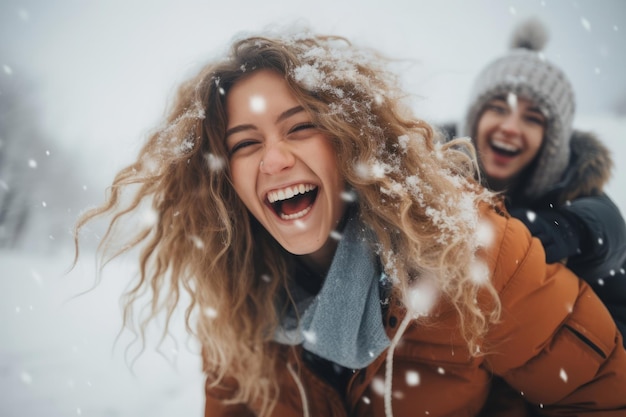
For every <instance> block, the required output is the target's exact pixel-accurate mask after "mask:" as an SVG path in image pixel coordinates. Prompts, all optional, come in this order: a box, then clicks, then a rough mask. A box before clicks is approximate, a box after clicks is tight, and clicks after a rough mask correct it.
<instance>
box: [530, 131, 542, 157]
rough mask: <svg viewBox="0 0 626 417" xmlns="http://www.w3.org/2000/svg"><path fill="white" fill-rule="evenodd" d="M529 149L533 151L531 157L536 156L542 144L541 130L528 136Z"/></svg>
mask: <svg viewBox="0 0 626 417" xmlns="http://www.w3.org/2000/svg"><path fill="white" fill-rule="evenodd" d="M529 143H530V147H531V149H532V151H533V155H536V154H537V153H538V152H539V149H540V148H541V144H542V143H543V129H538V130H536V131H534V132H532V134H531V135H530V136H529Z"/></svg>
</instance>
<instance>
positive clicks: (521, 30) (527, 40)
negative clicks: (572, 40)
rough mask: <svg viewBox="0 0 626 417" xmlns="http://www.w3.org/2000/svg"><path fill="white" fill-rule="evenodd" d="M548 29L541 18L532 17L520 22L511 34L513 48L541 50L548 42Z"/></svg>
mask: <svg viewBox="0 0 626 417" xmlns="http://www.w3.org/2000/svg"><path fill="white" fill-rule="evenodd" d="M549 36H550V35H549V34H548V29H547V28H546V27H545V25H544V24H543V23H541V21H540V20H538V19H535V18H531V19H528V20H526V21H524V22H522V23H520V24H519V25H518V26H517V27H516V28H515V29H514V30H513V34H512V35H511V42H510V47H511V49H518V48H524V49H529V50H531V51H541V50H542V49H543V48H544V46H546V44H547V43H548V38H549Z"/></svg>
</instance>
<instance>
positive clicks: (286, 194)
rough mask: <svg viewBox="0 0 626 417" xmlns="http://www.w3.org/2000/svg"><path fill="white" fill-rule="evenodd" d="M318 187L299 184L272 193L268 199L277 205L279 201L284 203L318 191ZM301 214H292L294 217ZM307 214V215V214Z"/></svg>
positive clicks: (268, 195)
mask: <svg viewBox="0 0 626 417" xmlns="http://www.w3.org/2000/svg"><path fill="white" fill-rule="evenodd" d="M316 188H317V186H315V185H311V184H298V185H294V186H291V187H285V188H283V189H281V190H275V191H270V192H269V193H267V199H268V201H269V202H270V203H275V202H277V201H283V200H287V199H290V198H293V196H296V195H298V194H304V193H308V192H309V191H311V190H314V189H316ZM298 214H299V213H295V214H292V216H296V215H298ZM305 214H306V213H305Z"/></svg>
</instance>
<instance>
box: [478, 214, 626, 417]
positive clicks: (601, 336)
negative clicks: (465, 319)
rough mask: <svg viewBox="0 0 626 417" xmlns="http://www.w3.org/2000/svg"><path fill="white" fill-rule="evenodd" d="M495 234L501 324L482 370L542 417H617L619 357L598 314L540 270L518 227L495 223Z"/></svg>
mask: <svg viewBox="0 0 626 417" xmlns="http://www.w3.org/2000/svg"><path fill="white" fill-rule="evenodd" d="M496 230H497V231H499V233H498V232H497V233H496V236H497V237H498V239H496V243H495V244H494V245H495V246H496V247H494V248H492V249H493V252H491V254H492V256H491V267H492V273H493V281H494V284H495V286H496V289H497V290H498V292H499V294H500V299H501V303H502V317H501V321H500V322H499V323H498V324H496V325H494V326H493V328H492V329H491V330H490V332H489V335H488V336H487V339H486V341H485V342H486V346H485V348H486V349H487V357H486V364H487V366H489V367H490V368H491V370H492V372H493V373H495V374H497V375H499V376H501V377H503V378H504V379H505V380H506V381H507V383H508V384H509V385H510V386H511V387H513V389H515V390H517V391H519V392H523V395H524V397H525V398H526V399H527V400H528V401H529V402H531V403H534V404H537V405H539V404H541V405H542V407H543V410H542V413H545V414H548V415H549V414H550V412H551V411H552V410H555V412H558V410H562V409H563V408H567V409H568V410H569V411H575V414H577V415H578V414H581V413H590V414H593V413H594V412H596V411H602V412H603V413H604V414H603V415H613V414H611V412H615V415H619V413H622V415H623V413H624V412H625V411H626V351H624V348H623V346H622V340H621V335H620V334H619V332H618V331H617V330H616V327H615V323H614V322H613V320H612V319H611V316H610V315H609V313H608V311H607V309H606V307H605V306H604V305H603V304H602V302H601V301H600V300H599V299H598V298H597V296H596V295H595V294H594V293H593V291H592V290H591V289H590V288H589V286H588V285H587V284H586V283H585V282H584V281H582V280H580V279H578V277H577V276H576V275H574V274H573V273H572V272H571V271H570V270H568V269H567V268H565V267H564V266H563V265H561V264H551V265H549V264H546V262H545V255H544V252H543V249H542V246H541V244H540V242H539V240H537V239H533V238H532V237H531V236H530V233H529V232H528V230H527V229H526V228H525V227H524V226H523V225H522V223H521V222H519V221H518V220H516V219H504V218H500V219H496ZM619 410H621V411H619ZM607 412H609V414H606V413H607Z"/></svg>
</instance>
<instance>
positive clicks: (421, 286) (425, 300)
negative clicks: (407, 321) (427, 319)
mask: <svg viewBox="0 0 626 417" xmlns="http://www.w3.org/2000/svg"><path fill="white" fill-rule="evenodd" d="M438 298H439V290H438V288H437V286H436V285H435V281H434V280H431V279H428V278H423V279H421V280H419V281H418V282H417V283H416V284H415V285H414V286H413V287H411V288H409V290H408V291H407V307H408V308H409V310H410V311H411V312H412V313H413V315H414V316H424V315H427V314H428V313H429V312H430V310H431V309H432V308H433V306H434V305H435V303H436V302H437V299H438Z"/></svg>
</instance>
